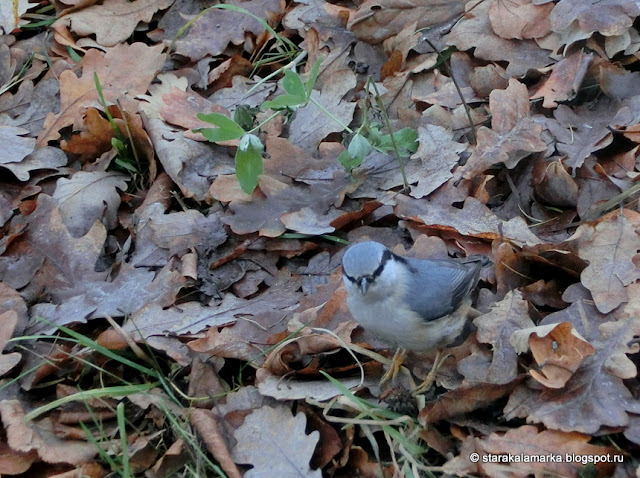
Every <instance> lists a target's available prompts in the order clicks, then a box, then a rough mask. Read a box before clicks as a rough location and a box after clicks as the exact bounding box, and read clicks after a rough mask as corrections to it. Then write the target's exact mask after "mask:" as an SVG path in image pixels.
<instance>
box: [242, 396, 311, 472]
mask: <svg viewBox="0 0 640 478" xmlns="http://www.w3.org/2000/svg"><path fill="white" fill-rule="evenodd" d="M306 422H307V420H306V417H305V415H304V414H303V413H298V414H297V415H295V416H293V415H292V414H291V411H290V410H289V408H288V407H286V406H278V407H269V406H264V407H262V408H258V409H257V410H255V411H253V412H251V413H250V414H249V415H247V417H246V418H245V420H244V423H243V424H242V426H241V427H240V428H238V429H237V430H236V431H235V433H234V436H235V438H236V440H238V444H237V445H236V446H235V447H234V448H233V450H232V456H233V459H234V460H235V461H236V462H238V463H245V464H250V465H253V468H252V469H251V470H249V471H247V472H246V473H245V476H246V477H258V476H263V475H264V474H265V473H267V474H282V475H292V476H293V475H295V476H308V477H320V476H322V472H321V471H320V470H311V468H310V467H309V461H310V460H311V456H312V455H313V451H314V449H315V447H316V444H317V443H318V438H319V433H318V432H317V431H313V432H311V433H310V434H308V435H307V434H306V433H305V425H306ZM284 434H286V436H287V437H288V439H287V440H282V437H283V435H284Z"/></svg>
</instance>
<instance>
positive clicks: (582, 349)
mask: <svg viewBox="0 0 640 478" xmlns="http://www.w3.org/2000/svg"><path fill="white" fill-rule="evenodd" d="M511 344H512V345H513V346H514V348H515V349H516V352H517V353H518V354H521V353H523V352H526V351H528V350H529V349H531V353H532V354H533V358H534V359H535V361H536V363H537V364H538V366H539V367H540V371H537V370H529V373H530V374H531V376H532V377H533V378H535V379H536V380H537V381H538V382H540V383H541V384H543V385H544V386H545V387H549V388H562V387H564V385H565V384H566V383H567V381H568V380H569V379H570V378H571V376H572V375H573V374H574V373H575V372H576V370H578V368H579V367H580V366H581V365H582V363H583V362H584V360H585V359H586V358H587V357H590V356H591V355H593V354H594V353H595V349H594V348H593V346H592V345H591V344H590V343H589V342H587V341H586V340H585V339H584V338H583V337H581V336H580V334H579V333H578V332H576V330H575V329H574V328H573V325H571V323H570V322H561V323H559V324H548V325H545V326H540V327H532V328H529V329H522V330H517V331H515V332H514V333H513V334H512V336H511Z"/></svg>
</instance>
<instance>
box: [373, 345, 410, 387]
mask: <svg viewBox="0 0 640 478" xmlns="http://www.w3.org/2000/svg"><path fill="white" fill-rule="evenodd" d="M406 354H407V351H406V350H405V349H403V348H402V347H398V348H397V349H396V353H395V354H394V355H393V359H392V360H391V365H390V366H389V370H387V372H386V373H385V374H384V375H383V376H382V378H381V379H380V385H384V384H385V383H387V382H388V381H389V380H391V383H395V381H396V378H397V376H398V373H399V372H400V368H401V367H402V363H403V362H404V358H405V356H406Z"/></svg>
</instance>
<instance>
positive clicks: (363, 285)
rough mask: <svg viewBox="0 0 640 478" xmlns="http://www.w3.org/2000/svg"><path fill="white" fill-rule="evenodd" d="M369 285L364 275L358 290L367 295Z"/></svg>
mask: <svg viewBox="0 0 640 478" xmlns="http://www.w3.org/2000/svg"><path fill="white" fill-rule="evenodd" d="M370 285H371V282H369V281H368V280H367V278H366V277H363V278H362V280H361V281H360V292H362V295H367V291H368V290H369V286H370Z"/></svg>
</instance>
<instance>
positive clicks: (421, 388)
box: [411, 350, 451, 397]
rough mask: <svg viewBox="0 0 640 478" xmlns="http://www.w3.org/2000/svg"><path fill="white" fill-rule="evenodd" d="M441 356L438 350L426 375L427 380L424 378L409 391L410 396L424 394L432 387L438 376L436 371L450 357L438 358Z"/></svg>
mask: <svg viewBox="0 0 640 478" xmlns="http://www.w3.org/2000/svg"><path fill="white" fill-rule="evenodd" d="M441 355H442V353H441V352H440V350H438V352H437V353H436V357H435V359H434V361H433V367H431V371H430V372H429V373H428V374H427V378H425V379H424V382H422V383H421V384H420V385H418V386H417V387H416V388H414V389H413V390H412V391H411V395H413V396H414V397H415V396H416V395H420V394H423V393H425V392H426V391H427V390H429V389H430V388H431V387H433V384H434V382H435V381H436V377H437V376H438V370H440V367H442V365H444V363H445V362H446V361H447V359H448V358H449V357H450V356H451V355H450V354H447V355H445V356H444V357H440V356H441Z"/></svg>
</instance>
